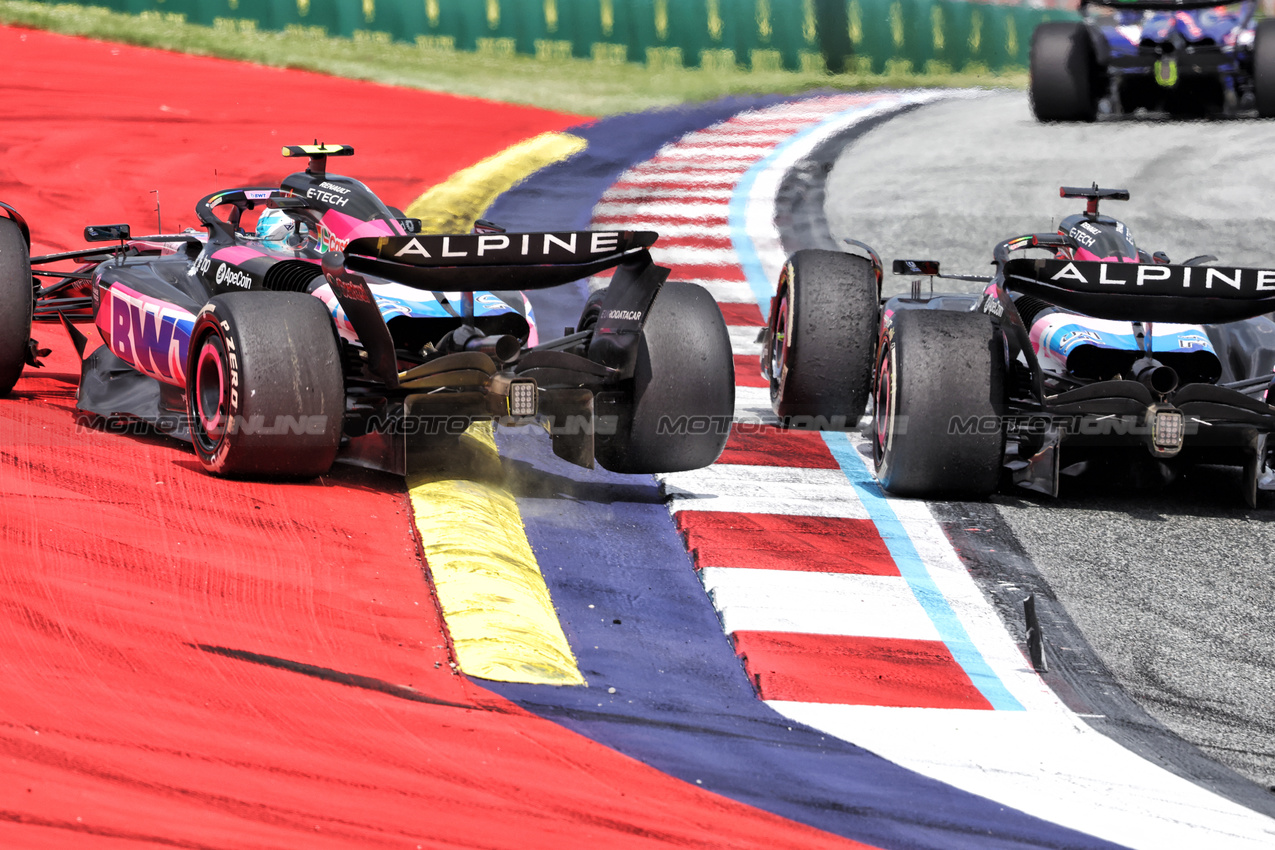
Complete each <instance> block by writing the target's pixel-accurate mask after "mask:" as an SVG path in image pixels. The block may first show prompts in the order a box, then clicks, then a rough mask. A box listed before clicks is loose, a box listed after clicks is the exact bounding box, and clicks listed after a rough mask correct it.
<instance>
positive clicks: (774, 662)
mask: <svg viewBox="0 0 1275 850" xmlns="http://www.w3.org/2000/svg"><path fill="white" fill-rule="evenodd" d="M734 639H735V652H736V653H737V654H738V655H739V656H740V658H741V659H743V661H744V666H745V667H746V668H747V670H748V675H749V677H750V678H751V679H752V680H753V683H754V685H755V687H756V688H757V691H758V694H759V695H760V696H761V698H762V699H766V700H790V701H793V702H819V703H831V704H837V705H885V706H894V707H900V708H906V707H911V708H976V709H991V707H992V706H991V703H989V702H988V701H987V698H986V697H984V696H983V695H982V694H981V693H979V690H978V688H976V687H974V683H973V682H971V681H970V678H969V676H968V675H966V673H965V671H964V670H963V669H961V666H960V664H958V663H957V662H956V659H954V658H953V657H952V653H951V652H950V651H949V650H948V648H947V647H946V646H945V645H944V644H943V643H942V642H941V641H930V640H906V639H902V638H872V637H849V636H843V635H808V634H793V633H789V632H752V631H738V632H735V633H734Z"/></svg>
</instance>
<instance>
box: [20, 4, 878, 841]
mask: <svg viewBox="0 0 1275 850" xmlns="http://www.w3.org/2000/svg"><path fill="white" fill-rule="evenodd" d="M0 51H3V53H2V54H0V55H4V56H5V59H6V66H7V67H6V84H5V86H4V87H3V88H0V109H3V110H4V114H5V133H4V137H3V139H0V145H3V146H4V160H3V166H2V168H3V171H2V172H0V177H2V178H3V179H2V181H0V187H2V188H0V199H3V200H6V201H9V202H11V203H13V202H16V203H17V205H19V206H20V207H22V205H23V204H24V201H25V203H26V208H25V209H24V212H26V213H27V214H28V215H29V216H30V217H31V219H32V224H33V225H34V227H35V229H36V232H37V240H38V241H39V240H45V241H44V242H43V244H44V245H45V246H47V247H57V246H67V245H68V243H70V244H71V245H72V246H73V245H74V244H76V243H77V241H78V237H77V236H76V234H78V228H79V226H80V224H81V220H80V219H79V215H80V214H83V215H84V216H85V218H86V219H87V220H90V221H92V220H97V221H99V222H116V221H122V220H128V219H129V218H131V217H133V216H136V215H140V214H141V213H142V212H144V211H145V210H147V209H148V208H149V206H150V205H151V200H150V198H149V197H148V196H146V195H145V192H146V190H147V189H149V188H151V187H153V185H155V184H154V183H153V182H152V181H154V180H159V179H162V180H163V181H164V182H163V183H162V186H164V187H169V188H166V194H165V195H164V198H165V209H168V208H169V202H170V201H171V200H172V198H173V197H177V198H186V199H187V200H188V201H189V200H193V199H194V198H195V197H198V196H199V194H201V193H204V192H207V191H212V189H213V188H215V187H216V186H217V185H222V186H232V185H237V184H245V183H256V182H267V183H268V182H275V181H277V179H278V176H279V174H280V171H281V170H282V169H281V168H280V166H281V165H287V163H285V162H284V161H283V160H282V159H278V158H277V155H278V148H279V146H281V145H282V144H284V143H288V142H296V141H306V140H307V139H309V138H312V137H314V136H315V135H320V136H325V137H327V139H326V140H327V141H334V140H339V141H341V142H347V143H352V144H354V145H355V147H356V149H359V148H361V149H362V150H360V152H359V154H357V155H356V158H355V160H354V162H355V163H357V164H360V165H361V166H362V167H360V168H357V169H351V170H352V171H354V173H355V174H356V175H361V176H365V177H367V178H368V182H370V183H371V184H372V185H373V187H374V188H375V189H377V190H378V191H380V192H383V193H384V194H385V197H386V200H388V201H389V202H390V203H398V204H405V203H407V202H409V201H410V200H411V199H412V198H413V197H415V195H416V194H417V193H418V192H419V191H420V190H421V189H422V188H423V187H424V186H426V185H428V184H429V183H430V182H433V181H436V180H441V179H443V178H445V177H446V176H447V175H448V174H449V173H451V172H452V171H454V170H455V169H456V168H459V167H462V166H464V165H468V164H471V163H472V162H474V161H476V160H478V159H481V158H482V157H484V156H487V155H489V154H491V153H495V152H496V151H498V150H500V149H502V148H504V147H506V146H507V145H508V144H510V143H512V142H514V141H517V139H518V138H521V137H525V136H527V135H531V134H533V133H536V132H540V131H541V130H544V129H553V128H556V127H561V126H564V125H566V124H568V123H569V122H571V121H574V120H575V118H574V117H573V116H564V115H555V114H553V113H546V112H541V111H537V110H529V109H521V108H516V107H508V108H506V107H502V106H500V105H497V104H491V103H484V102H481V101H476V100H466V99H459V98H446V97H443V96H441V95H433V94H428V93H421V92H408V91H405V90H403V89H394V88H381V87H377V86H372V85H368V84H358V83H348V82H345V81H342V80H335V79H331V78H327V77H323V76H321V75H315V74H300V73H297V74H293V73H290V72H283V71H276V70H271V69H266V68H258V67H254V66H246V65H236V64H234V63H229V62H221V61H218V60H212V59H199V58H192V57H184V56H177V55H174V54H169V53H163V52H158V51H148V50H141V49H137V48H130V47H122V46H114V45H108V44H100V43H95V42H90V41H85V40H80V39H72V38H63V37H60V36H53V35H46V34H42V33H37V32H30V31H22V30H14V29H6V28H0ZM147 92H149V93H147ZM161 106H164V107H168V109H161V108H160V107H161ZM177 110H184V112H179V111H177ZM506 110H507V112H506ZM309 114H313V116H315V117H314V119H313V121H312V122H311V121H309V120H308V119H306V116H307V115H309ZM320 115H322V116H327V117H326V118H322V119H320V118H319V117H317V116H320ZM506 115H507V117H508V120H506ZM400 125H402V126H400ZM272 132H273V133H277V135H272ZM439 140H445V141H446V143H447V147H446V148H443V147H442V146H441V142H439ZM363 151H367V152H368V156H366V157H363ZM360 157H362V158H360ZM369 166H370V167H369ZM214 168H216V169H219V174H218V175H213V174H212V171H213V169H214ZM227 168H228V169H230V171H231V172H232V173H227V172H226V171H224V170H221V169H227ZM214 181H216V182H214ZM15 189H23V191H24V192H28V193H29V194H28V195H27V196H25V198H15V197H13V195H12V194H11V193H12V192H13V191H15ZM173 206H180V204H177V203H174V204H173ZM185 207H186V209H189V203H186V204H185ZM33 210H34V211H35V212H34V214H33V213H32V211H33ZM86 210H87V212H86ZM121 211H123V212H121ZM166 220H167V219H166ZM72 221H73V222H74V226H72V224H71V222H72ZM178 222H179V223H185V222H184V221H182V220H181V219H178ZM41 233H44V234H52V235H51V236H40V235H39V234H41ZM63 240H65V241H63ZM35 336H36V337H37V338H38V339H39V340H40V341H41V343H42V345H45V346H51V347H53V349H54V352H53V354H52V355H50V357H49V358H47V361H46V366H45V368H43V369H38V370H28V373H27V374H26V375H25V376H24V377H23V378H22V379H21V380H20V381H19V382H18V385H17V387H16V389H15V392H14V393H13V395H12V396H11V397H10V398H7V399H2V400H0V509H2V513H0V565H3V569H0V665H2V669H3V678H2V683H0V750H2V751H3V753H4V756H5V764H4V780H3V781H0V847H22V848H36V847H39V848H80V847H111V848H134V847H136V848H141V847H154V846H176V847H191V848H205V847H208V848H213V847H215V848H230V847H234V848H239V847H271V848H295V847H306V848H333V849H334V850H335V848H351V847H389V846H393V847H408V848H411V847H415V846H417V845H418V844H419V845H422V846H426V847H435V846H449V847H474V846H481V847H510V848H512V847H517V848H523V847H528V848H560V847H650V846H677V847H718V846H722V845H728V846H732V847H757V848H769V847H793V848H797V847H821V848H822V847H828V848H833V847H842V848H844V847H856V846H861V845H856V844H854V843H853V842H850V841H846V840H843V839H840V838H838V837H835V836H831V835H828V834H826V833H823V832H820V831H818V830H815V829H812V828H810V827H807V826H804V825H801V824H796V823H793V822H791V821H787V820H784V819H782V818H779V817H777V816H774V815H771V814H769V813H766V812H762V811H759V810H757V809H754V808H751V807H748V806H745V805H743V804H740V803H736V802H734V801H731V800H728V799H725V798H722V797H720V796H717V795H715V794H712V793H710V792H707V791H705V790H704V789H702V788H698V787H695V786H693V785H688V784H687V783H684V782H681V781H678V780H675V779H673V778H671V777H668V776H666V775H664V774H661V773H659V772H657V771H655V770H654V769H652V768H649V767H647V766H645V765H643V764H641V763H639V762H636V761H634V760H632V759H630V758H627V757H625V756H622V755H620V754H618V753H616V752H614V751H612V750H609V749H607V748H605V747H603V746H601V745H599V744H596V743H594V742H592V741H590V740H588V739H585V738H583V737H581V736H579V735H577V734H575V733H572V732H570V731H568V730H566V729H564V728H562V727H560V726H557V725H555V724H553V723H551V722H549V721H546V720H543V719H541V718H538V717H535V716H533V715H531V714H529V713H527V712H525V711H523V710H522V709H520V708H519V707H517V706H516V705H514V704H513V703H511V702H509V701H507V700H504V699H502V698H500V697H498V696H496V695H494V694H492V693H491V692H489V691H487V690H485V689H484V688H481V687H479V686H477V685H475V684H474V683H473V682H471V681H469V680H467V679H466V678H465V677H463V676H460V675H457V674H456V673H454V672H453V670H452V668H451V666H450V663H451V660H452V659H451V655H450V653H449V650H448V645H447V638H446V634H445V630H444V626H443V623H442V620H441V617H440V615H439V612H438V610H437V607H436V603H435V601H434V598H433V596H432V593H431V589H430V586H429V584H428V582H427V580H426V576H425V565H424V563H423V561H422V559H421V556H420V549H419V545H418V543H417V541H416V539H415V536H414V526H413V523H412V519H411V509H410V505H409V503H408V499H407V496H406V493H405V492H404V487H403V482H402V480H401V479H398V478H395V477H391V476H386V475H380V474H376V473H369V472H365V471H359V470H354V469H351V468H348V467H344V466H340V465H338V466H337V467H335V468H334V469H333V470H332V472H331V474H329V475H327V476H323V477H322V478H319V479H316V480H314V481H310V482H305V483H299V484H295V483H294V484H279V483H261V482H246V481H226V480H222V479H218V478H214V477H212V476H209V475H207V474H205V473H204V472H203V471H202V470H201V469H200V468H199V465H198V463H197V462H196V459H195V457H194V455H193V453H192V452H191V450H190V448H189V446H187V445H185V444H183V443H180V442H178V441H175V440H170V439H168V438H164V437H160V436H156V435H153V434H151V435H127V434H118V433H106V432H103V431H100V430H92V429H85V428H81V427H77V425H76V424H75V420H74V417H73V415H72V408H73V406H74V387H75V383H76V379H77V375H78V363H77V361H76V356H75V354H74V351H73V349H72V348H71V346H70V345H69V343H68V342H67V340H66V339H65V335H64V333H63V331H62V330H61V328H59V327H57V326H56V325H50V324H40V325H37V326H36V329H35Z"/></svg>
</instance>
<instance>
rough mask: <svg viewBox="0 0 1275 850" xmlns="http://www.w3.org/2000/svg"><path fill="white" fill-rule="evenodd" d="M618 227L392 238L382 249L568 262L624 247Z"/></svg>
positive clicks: (403, 256) (442, 256) (399, 255)
mask: <svg viewBox="0 0 1275 850" xmlns="http://www.w3.org/2000/svg"><path fill="white" fill-rule="evenodd" d="M621 236H623V234H622V233H620V232H618V231H605V230H597V231H579V232H574V233H478V234H464V235H457V236H412V237H411V238H408V239H406V241H404V239H403V238H398V239H394V238H389V239H386V240H385V241H384V242H383V243H381V249H382V250H384V251H386V253H388V255H389V256H391V257H393V258H394V259H397V260H405V261H409V262H410V261H411V260H413V259H415V258H420V259H426V260H469V261H471V262H473V261H477V260H483V261H487V262H490V261H491V260H493V259H494V260H505V261H507V262H513V261H515V260H523V259H532V260H538V261H542V262H546V263H565V262H573V261H579V260H581V259H588V258H589V257H591V256H593V255H596V254H614V253H615V252H617V251H619V250H621V245H620V238H621Z"/></svg>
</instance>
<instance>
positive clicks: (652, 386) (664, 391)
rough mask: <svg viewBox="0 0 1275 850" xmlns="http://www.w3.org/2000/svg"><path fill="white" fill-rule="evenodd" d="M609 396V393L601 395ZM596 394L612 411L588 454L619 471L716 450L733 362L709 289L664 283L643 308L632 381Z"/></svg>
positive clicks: (676, 462) (702, 459)
mask: <svg viewBox="0 0 1275 850" xmlns="http://www.w3.org/2000/svg"><path fill="white" fill-rule="evenodd" d="M603 395H604V396H605V395H608V394H603ZM613 395H618V398H615V397H613V398H612V399H611V400H610V401H609V402H608V401H603V400H602V399H600V404H599V413H602V414H611V415H614V416H616V418H617V427H616V429H615V433H613V434H601V433H599V434H597V435H596V436H595V438H594V457H595V458H597V461H598V463H600V464H601V465H602V467H603V468H604V469H609V470H610V471H612V472H622V473H629V474H635V473H651V472H682V471H685V470H689V469H699V468H700V467H704V466H708V465H709V464H711V463H712V462H713V461H715V460H717V458H718V457H719V456H720V455H721V453H722V449H724V448H725V447H726V439H727V437H729V436H730V423H731V421H732V419H733V418H734V412H735V366H734V359H733V357H732V356H731V347H730V335H729V334H728V333H727V331H726V322H725V321H724V320H723V319H722V311H721V310H720V309H718V307H717V302H715V301H714V300H713V296H712V295H709V293H708V290H706V289H704V288H703V287H702V286H697V285H696V284H692V283H677V282H668V283H665V284H664V286H663V287H661V289H660V292H659V294H658V295H657V296H656V297H655V301H654V302H653V303H652V304H651V309H650V310H649V311H648V313H647V319H646V323H645V325H644V326H643V328H642V337H641V340H640V342H639V349H638V360H637V366H636V369H635V371H634V375H633V378H632V383H631V386H630V387H629V388H628V389H627V390H626V391H624V392H621V393H618V394H613Z"/></svg>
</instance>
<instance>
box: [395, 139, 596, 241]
mask: <svg viewBox="0 0 1275 850" xmlns="http://www.w3.org/2000/svg"><path fill="white" fill-rule="evenodd" d="M587 145H588V143H587V142H586V141H585V140H584V139H581V138H580V137H578V136H572V135H570V134H569V133H541V134H540V135H539V136H536V137H535V138H531V139H527V140H526V141H524V142H519V143H518V144H516V145H514V146H513V147H511V148H506V149H505V150H503V151H501V152H500V153H498V154H496V155H495V156H492V157H488V158H487V159H484V160H483V161H482V162H480V163H478V164H477V165H471V166H470V167H469V168H466V169H463V170H461V171H458V172H456V173H455V174H453V175H452V176H451V177H449V178H448V179H447V180H446V182H443V183H440V184H438V185H437V186H434V187H432V188H430V189H428V190H427V191H426V192H425V194H423V195H421V196H420V197H419V198H417V199H416V200H415V201H413V202H412V205H411V206H409V207H408V208H407V210H406V213H407V215H408V217H410V218H419V219H420V220H421V223H422V225H423V227H422V231H423V232H424V233H468V232H469V231H470V230H471V229H473V226H474V222H475V221H476V220H477V219H478V217H479V216H481V215H482V214H483V211H484V210H486V209H487V208H488V207H489V206H491V205H492V202H493V201H495V200H496V197H497V196H498V195H500V193H502V192H507V191H508V190H509V189H511V188H513V187H514V185H515V184H517V183H518V182H519V181H521V180H523V179H525V178H526V177H528V176H529V175H531V174H533V173H535V172H537V171H539V170H540V169H542V168H544V167H545V166H546V165H552V164H553V163H555V162H561V161H562V160H564V159H566V158H567V157H569V156H572V155H573V154H577V153H579V152H580V151H582V150H584V149H585V147H587ZM496 223H497V224H499V223H500V222H496Z"/></svg>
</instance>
